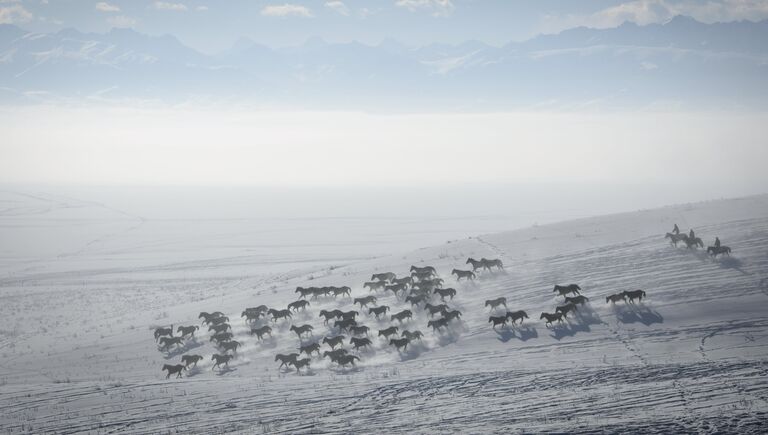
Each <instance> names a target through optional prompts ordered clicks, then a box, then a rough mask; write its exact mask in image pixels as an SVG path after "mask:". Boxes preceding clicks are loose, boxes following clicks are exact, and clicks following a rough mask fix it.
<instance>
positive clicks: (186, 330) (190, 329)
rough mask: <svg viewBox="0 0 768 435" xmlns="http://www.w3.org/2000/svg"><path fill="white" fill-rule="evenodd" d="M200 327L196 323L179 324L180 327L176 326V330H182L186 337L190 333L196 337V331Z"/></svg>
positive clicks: (183, 335)
mask: <svg viewBox="0 0 768 435" xmlns="http://www.w3.org/2000/svg"><path fill="white" fill-rule="evenodd" d="M198 329H200V327H199V326H196V325H191V326H179V327H178V328H176V332H181V336H182V337H186V336H187V335H189V336H190V337H194V336H195V331H197V330H198Z"/></svg>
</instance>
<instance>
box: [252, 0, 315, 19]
mask: <svg viewBox="0 0 768 435" xmlns="http://www.w3.org/2000/svg"><path fill="white" fill-rule="evenodd" d="M261 15H264V16H267V17H287V16H290V15H294V16H297V17H305V18H310V17H312V11H310V10H309V9H308V8H306V7H304V6H299V5H292V4H289V3H285V4H283V5H269V6H265V7H264V9H262V10H261Z"/></svg>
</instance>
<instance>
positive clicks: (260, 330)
mask: <svg viewBox="0 0 768 435" xmlns="http://www.w3.org/2000/svg"><path fill="white" fill-rule="evenodd" d="M264 334H268V335H269V336H270V337H271V336H272V328H270V327H269V326H267V325H265V326H262V327H261V328H251V335H256V338H258V339H259V340H261V339H262V337H264Z"/></svg>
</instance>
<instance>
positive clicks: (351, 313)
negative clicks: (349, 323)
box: [341, 310, 360, 320]
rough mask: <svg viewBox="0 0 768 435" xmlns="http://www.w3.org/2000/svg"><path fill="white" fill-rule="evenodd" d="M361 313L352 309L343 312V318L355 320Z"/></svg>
mask: <svg viewBox="0 0 768 435" xmlns="http://www.w3.org/2000/svg"><path fill="white" fill-rule="evenodd" d="M359 314H360V313H358V312H357V311H355V310H350V311H347V312H344V313H341V318H342V319H344V320H348V319H352V320H354V319H355V318H356V317H357V316H358V315H359Z"/></svg>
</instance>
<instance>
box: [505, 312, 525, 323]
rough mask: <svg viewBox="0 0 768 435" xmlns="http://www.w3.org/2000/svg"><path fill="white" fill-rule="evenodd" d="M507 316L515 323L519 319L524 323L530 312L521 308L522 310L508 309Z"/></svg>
mask: <svg viewBox="0 0 768 435" xmlns="http://www.w3.org/2000/svg"><path fill="white" fill-rule="evenodd" d="M506 318H507V319H508V320H511V321H512V324H513V325H514V324H515V322H517V321H518V320H519V321H520V324H521V325H522V324H523V319H527V318H528V313H526V312H525V311H523V310H520V311H507V315H506Z"/></svg>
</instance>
